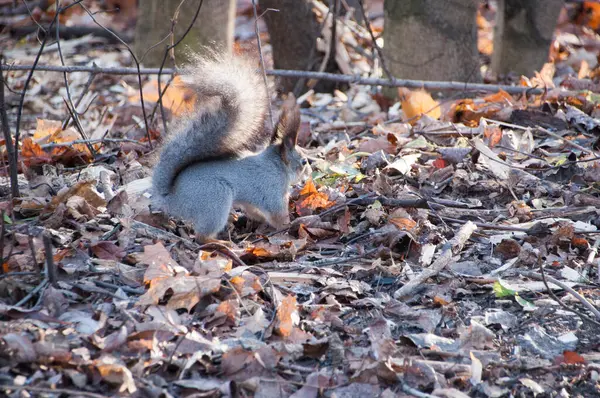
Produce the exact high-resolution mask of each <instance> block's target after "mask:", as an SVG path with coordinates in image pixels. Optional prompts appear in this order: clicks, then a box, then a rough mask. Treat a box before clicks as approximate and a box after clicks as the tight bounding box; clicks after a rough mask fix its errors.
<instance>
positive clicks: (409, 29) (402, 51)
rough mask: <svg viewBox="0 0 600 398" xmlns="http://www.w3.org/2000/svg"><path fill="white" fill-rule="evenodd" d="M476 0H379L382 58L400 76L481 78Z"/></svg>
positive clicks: (460, 79)
mask: <svg viewBox="0 0 600 398" xmlns="http://www.w3.org/2000/svg"><path fill="white" fill-rule="evenodd" d="M477 3H478V0H385V3H384V26H385V28H384V31H383V39H384V49H383V50H384V56H385V58H386V62H387V64H388V67H389V69H390V71H391V72H392V74H393V75H394V76H395V77H397V78H400V79H417V80H455V81H463V82H467V81H468V82H477V81H480V80H481V73H480V66H479V53H478V52H477V26H476V24H475V16H476V12H477Z"/></svg>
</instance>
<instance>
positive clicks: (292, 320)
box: [275, 296, 300, 337]
mask: <svg viewBox="0 0 600 398" xmlns="http://www.w3.org/2000/svg"><path fill="white" fill-rule="evenodd" d="M299 322H300V315H299V314H298V306H297V303H296V297H294V296H287V297H285V298H284V299H283V300H282V301H281V304H280V305H279V307H278V308H277V324H276V326H275V330H276V331H277V333H278V334H279V335H280V336H283V337H290V336H291V335H292V331H293V330H294V327H295V326H296V325H298V323H299Z"/></svg>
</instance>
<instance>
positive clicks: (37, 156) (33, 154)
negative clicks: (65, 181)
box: [21, 137, 52, 166]
mask: <svg viewBox="0 0 600 398" xmlns="http://www.w3.org/2000/svg"><path fill="white" fill-rule="evenodd" d="M21 156H22V157H23V158H25V159H24V162H25V164H26V165H27V166H32V165H38V164H42V163H50V162H52V157H51V156H50V155H48V154H47V153H46V152H44V150H43V149H42V147H40V146H39V145H38V144H36V143H35V142H33V140H32V139H31V138H30V137H27V138H25V139H24V140H23V145H22V146H21Z"/></svg>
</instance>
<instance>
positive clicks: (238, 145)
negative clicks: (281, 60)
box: [152, 54, 271, 207]
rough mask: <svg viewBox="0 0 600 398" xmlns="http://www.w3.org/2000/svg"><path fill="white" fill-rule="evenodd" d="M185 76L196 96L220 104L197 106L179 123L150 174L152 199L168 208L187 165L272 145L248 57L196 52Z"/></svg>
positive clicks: (263, 96)
mask: <svg viewBox="0 0 600 398" xmlns="http://www.w3.org/2000/svg"><path fill="white" fill-rule="evenodd" d="M182 80H183V82H184V83H185V84H186V86H188V87H189V88H191V89H192V90H193V91H194V92H195V93H196V95H197V101H198V102H206V100H207V99H208V98H210V97H213V98H217V99H218V100H219V101H220V102H219V103H218V104H216V105H215V106H214V107H213V108H214V109H211V110H209V111H207V110H202V109H196V110H195V111H193V112H191V113H190V114H188V115H186V116H184V117H183V118H182V119H180V120H179V121H177V122H176V123H175V126H174V128H173V131H172V132H171V133H170V134H169V137H167V139H166V143H165V144H164V145H163V147H162V150H161V152H160V158H159V161H158V163H157V164H156V166H155V168H154V174H153V177H152V191H153V192H152V196H153V202H154V204H155V205H157V206H158V207H165V204H166V203H167V202H168V201H167V197H168V195H169V194H170V193H171V190H172V187H173V184H174V182H175V179H176V178H177V176H178V175H179V173H180V172H181V171H182V170H183V169H185V168H186V167H188V166H190V165H193V164H195V163H199V162H205V161H210V160H216V159H227V158H237V157H241V156H244V155H245V154H246V153H249V152H254V151H256V150H257V149H259V148H261V147H263V146H264V145H265V144H268V143H269V140H270V138H271V132H270V131H269V130H268V129H266V128H265V117H266V115H267V106H268V102H267V101H268V98H267V93H266V87H265V86H264V83H263V81H262V79H261V77H260V75H259V74H258V72H257V71H256V68H255V67H254V66H253V65H252V64H251V63H249V61H248V60H246V59H244V58H240V57H234V56H228V55H215V54H211V55H210V56H208V57H204V58H202V57H200V56H197V57H196V60H195V62H194V64H193V65H192V66H190V67H188V68H187V70H186V71H185V73H184V74H183V75H182Z"/></svg>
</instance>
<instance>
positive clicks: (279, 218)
mask: <svg viewBox="0 0 600 398" xmlns="http://www.w3.org/2000/svg"><path fill="white" fill-rule="evenodd" d="M267 221H268V223H269V224H271V226H272V227H274V228H276V229H278V230H279V229H282V228H283V227H285V226H287V225H289V224H290V214H289V213H288V212H287V211H286V212H285V213H278V214H269V215H268V216H267Z"/></svg>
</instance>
